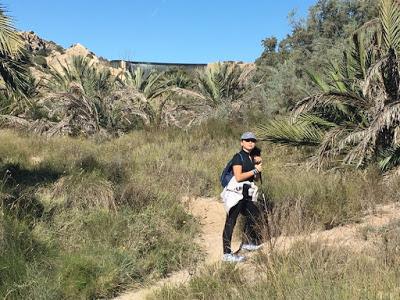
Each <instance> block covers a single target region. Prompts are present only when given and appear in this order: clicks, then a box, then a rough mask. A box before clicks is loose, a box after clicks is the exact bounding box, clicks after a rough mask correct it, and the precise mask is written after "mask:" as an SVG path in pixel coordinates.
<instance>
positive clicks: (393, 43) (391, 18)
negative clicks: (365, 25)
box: [380, 0, 400, 51]
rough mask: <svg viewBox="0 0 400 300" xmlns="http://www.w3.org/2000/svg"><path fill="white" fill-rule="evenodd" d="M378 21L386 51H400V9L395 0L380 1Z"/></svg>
mask: <svg viewBox="0 0 400 300" xmlns="http://www.w3.org/2000/svg"><path fill="white" fill-rule="evenodd" d="M380 20H381V26H382V35H383V40H384V42H385V46H386V49H389V48H393V49H395V50H396V51H399V50H400V48H399V47H400V26H399V24H400V8H399V4H398V3H397V2H396V1H395V0H381V6H380Z"/></svg>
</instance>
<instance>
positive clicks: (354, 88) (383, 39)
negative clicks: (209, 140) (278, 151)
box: [259, 0, 400, 170]
mask: <svg viewBox="0 0 400 300" xmlns="http://www.w3.org/2000/svg"><path fill="white" fill-rule="evenodd" d="M399 51H400V7H399V4H398V3H397V2H396V1H394V0H382V1H381V3H380V15H379V19H378V20H374V21H373V22H369V23H368V24H366V26H363V27H362V28H361V29H360V30H358V31H357V32H356V33H355V34H354V36H353V43H352V48H351V49H350V50H349V51H347V52H346V53H344V55H343V59H342V61H341V62H340V63H339V64H332V65H331V66H330V67H329V68H328V70H327V72H326V73H327V74H326V75H327V76H326V79H323V78H322V77H320V76H318V75H315V74H310V78H311V79H312V80H313V82H314V83H315V84H316V86H317V87H318V88H319V90H320V92H319V93H317V94H314V95H311V96H309V97H307V98H305V99H302V100H301V101H299V102H298V103H297V105H296V107H295V109H294V111H293V114H292V116H291V118H290V119H289V120H276V121H273V122H271V123H269V124H265V125H261V126H260V128H259V132H260V134H263V136H264V139H266V140H271V141H273V142H279V143H286V144H298V145H301V144H306V142H307V141H310V140H312V141H313V143H314V145H316V146H317V147H318V148H317V151H316V154H315V157H314V158H315V160H313V161H314V162H317V163H318V165H320V166H321V165H322V164H323V163H325V162H332V161H336V162H342V163H345V164H352V165H355V166H356V167H361V166H365V165H367V164H369V163H371V162H378V161H380V165H381V167H382V169H383V170H387V169H388V168H389V167H390V168H391V167H394V166H396V165H397V162H398V161H400V159H398V158H396V155H398V154H399V150H398V147H399V145H400V144H399V143H400V141H399V133H400V132H399V129H400V127H399V125H400V73H399V59H398V55H399V53H400V52H399ZM304 120H307V121H304ZM295 133H297V135H296V134H295ZM310 137H314V139H310Z"/></svg>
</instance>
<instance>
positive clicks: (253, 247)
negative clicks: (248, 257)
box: [241, 244, 262, 251]
mask: <svg viewBox="0 0 400 300" xmlns="http://www.w3.org/2000/svg"><path fill="white" fill-rule="evenodd" d="M261 247H262V245H254V244H243V245H242V247H241V249H244V250H247V251H255V250H258V249H260V248H261Z"/></svg>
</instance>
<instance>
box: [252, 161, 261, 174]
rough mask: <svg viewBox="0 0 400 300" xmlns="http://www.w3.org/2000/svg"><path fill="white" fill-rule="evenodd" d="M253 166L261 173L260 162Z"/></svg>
mask: <svg viewBox="0 0 400 300" xmlns="http://www.w3.org/2000/svg"><path fill="white" fill-rule="evenodd" d="M254 166H255V168H256V169H257V171H258V172H260V173H261V171H262V162H260V163H258V164H255V165H254Z"/></svg>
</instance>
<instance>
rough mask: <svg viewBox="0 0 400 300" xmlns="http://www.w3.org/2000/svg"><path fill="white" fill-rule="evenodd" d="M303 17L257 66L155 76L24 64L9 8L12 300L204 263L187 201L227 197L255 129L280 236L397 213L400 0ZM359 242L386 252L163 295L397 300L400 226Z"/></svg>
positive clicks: (37, 61)
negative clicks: (248, 133) (393, 208)
mask: <svg viewBox="0 0 400 300" xmlns="http://www.w3.org/2000/svg"><path fill="white" fill-rule="evenodd" d="M291 20H292V21H291V22H292V33H291V34H290V35H288V36H287V37H286V38H285V39H284V40H282V41H278V40H277V39H276V38H275V37H267V38H265V39H264V40H263V41H262V44H263V46H264V48H265V50H264V52H263V53H262V55H261V57H260V58H259V59H257V61H256V63H255V64H254V65H252V64H238V63H216V64H210V65H208V66H207V68H204V69H202V70H196V71H195V72H185V71H183V70H179V69H171V70H167V71H164V72H156V71H145V70H142V69H140V68H138V69H136V70H117V69H111V68H110V67H109V65H107V64H106V63H104V62H103V61H102V60H100V62H97V61H96V60H95V59H94V56H93V55H92V54H90V55H87V56H86V57H81V56H76V57H71V59H70V60H66V61H64V60H60V61H59V64H58V65H54V64H50V63H49V61H48V57H47V54H49V53H50V51H49V50H48V49H47V50H46V49H44V50H42V51H40V52H39V53H38V54H37V55H36V56H34V55H31V54H27V53H25V52H24V51H23V50H22V42H21V39H20V37H19V35H18V34H16V32H15V29H14V28H13V26H12V25H11V22H10V19H9V18H8V17H7V16H6V15H5V14H4V11H2V10H0V76H1V78H2V79H1V82H0V85H1V87H0V111H1V112H0V125H1V127H3V128H4V127H9V128H12V129H18V130H17V131H14V130H13V131H11V130H5V129H2V130H1V131H0V140H1V141H2V143H1V144H0V175H1V176H2V180H1V182H0V199H1V213H0V297H1V298H6V299H8V298H11V299H20V298H35V299H36V298H39V299H42V298H43V299H75V298H78V299H79V298H81V299H88V298H89V299H94V298H109V297H112V296H115V295H117V294H119V293H120V292H121V291H123V290H125V289H127V288H129V287H137V286H139V285H142V284H149V283H152V282H154V281H155V280H157V279H159V278H160V277H165V276H167V275H168V274H169V273H170V272H173V271H176V270H179V269H182V268H186V267H191V266H194V265H197V264H198V262H199V261H201V259H202V253H201V251H200V249H199V246H198V245H197V244H196V243H195V242H194V237H195V236H196V234H197V233H198V223H197V222H196V220H195V219H194V218H193V217H192V216H191V215H190V214H188V213H187V211H186V210H185V209H184V206H183V204H182V203H181V200H182V198H183V197H194V198H196V197H218V195H219V193H220V189H219V184H218V177H219V173H220V171H221V169H222V167H223V166H224V165H225V163H226V160H227V157H230V156H231V155H233V154H234V153H235V152H236V149H237V137H238V136H240V134H241V131H242V130H243V128H253V129H254V128H255V125H257V124H260V125H259V126H258V131H259V132H258V134H259V135H260V136H262V137H263V138H264V140H266V141H268V142H265V143H263V144H261V147H262V148H263V149H262V150H263V153H264V154H265V155H264V157H265V158H264V164H265V166H266V167H265V170H264V171H263V174H264V178H265V183H264V186H263V187H262V188H263V191H264V192H265V193H266V195H267V197H268V200H269V201H270V202H271V203H273V206H274V207H273V210H272V212H271V213H270V215H269V218H271V219H273V223H272V224H271V228H270V230H269V232H266V234H268V236H269V237H270V236H271V235H272V236H274V237H277V236H279V235H292V234H304V233H308V232H311V231H314V230H318V229H322V230H323V229H331V228H333V227H335V226H340V225H344V224H347V223H351V222H356V221H358V220H359V219H360V218H361V217H362V216H363V215H364V214H365V212H366V211H367V210H373V209H374V208H375V206H376V205H377V204H384V203H389V202H392V201H393V200H394V199H398V197H399V193H398V188H397V187H398V183H399V178H398V176H396V175H397V173H398V172H396V171H397V170H398V165H399V161H400V159H399V153H400V151H399V149H400V148H399V145H398V140H399V138H398V127H399V113H398V104H399V103H398V101H399V99H398V98H399V97H398V96H399V95H398V94H399V90H400V87H399V81H400V79H399V78H400V73H399V65H398V51H399V45H400V35H399V32H400V30H399V28H400V27H399V26H400V8H399V4H398V2H396V1H394V0H381V1H379V2H378V1H374V0H362V1H359V0H357V1H356V0H319V1H318V2H317V3H316V5H314V6H312V7H311V8H310V12H309V16H308V18H307V20H305V21H301V20H300V21H299V20H296V19H295V18H294V16H293V15H292V16H291ZM53 47H56V45H53ZM60 52H61V51H60ZM322 54H323V55H322ZM38 65H41V66H40V67H38ZM44 66H46V67H44ZM29 67H30V68H31V69H34V70H36V71H40V72H41V73H40V74H41V75H42V77H41V78H37V77H36V78H35V77H33V75H31V74H30V73H29V71H28V69H29ZM35 68H36V69H35ZM317 70H318V71H320V70H323V72H322V74H319V72H316V71H317ZM35 76H36V75H35ZM39 79H40V80H39ZM265 120H267V121H265ZM182 129H184V130H182ZM276 144H284V145H285V146H286V147H282V146H281V145H276ZM227 149H229V150H227ZM227 151H228V152H227ZM306 162H309V163H310V162H311V164H306ZM387 171H390V172H391V173H390V174H391V175H393V176H382V172H387ZM360 234H362V235H363V237H364V238H365V239H370V238H371V239H374V241H375V246H377V247H378V248H377V249H378V250H379V251H378V252H374V251H366V252H363V253H361V254H360V253H353V252H351V251H347V250H346V251H345V250H343V249H337V248H335V247H330V246H326V245H322V244H318V243H313V242H302V243H299V244H297V245H296V246H294V247H293V248H292V249H291V250H290V251H288V252H285V253H281V252H278V251H272V252H271V253H270V254H269V255H268V256H267V255H262V254H260V255H258V256H256V257H254V259H253V260H252V261H251V262H252V264H251V266H252V268H254V269H255V270H254V272H252V275H251V276H249V273H247V272H246V270H242V269H240V268H236V267H234V266H231V265H215V266H209V267H206V269H205V270H204V271H202V272H200V273H199V274H197V275H196V276H195V277H194V278H192V280H191V281H190V282H189V284H188V285H180V286H178V287H165V288H163V289H161V290H160V291H158V294H156V295H155V297H156V298H168V299H182V298H191V299H211V298H212V299H215V298H221V299H232V298H239V299H242V298H249V299H253V298H254V299H263V298H265V297H268V298H289V299H290V298H296V299H297V298H311V299H313V298H314V299H320V298H366V299H368V298H371V299H373V298H393V297H396V296H398V282H399V279H400V278H399V272H398V270H397V269H396V266H398V263H399V262H400V257H399V251H398V247H397V246H396V245H398V242H399V238H398V237H399V228H398V224H397V223H393V224H390V226H389V227H387V228H386V227H385V228H366V229H364V231H363V232H362V233H360Z"/></svg>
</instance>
